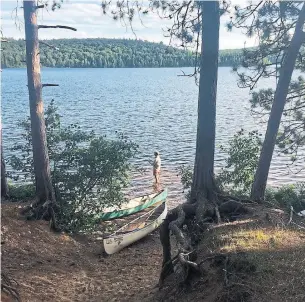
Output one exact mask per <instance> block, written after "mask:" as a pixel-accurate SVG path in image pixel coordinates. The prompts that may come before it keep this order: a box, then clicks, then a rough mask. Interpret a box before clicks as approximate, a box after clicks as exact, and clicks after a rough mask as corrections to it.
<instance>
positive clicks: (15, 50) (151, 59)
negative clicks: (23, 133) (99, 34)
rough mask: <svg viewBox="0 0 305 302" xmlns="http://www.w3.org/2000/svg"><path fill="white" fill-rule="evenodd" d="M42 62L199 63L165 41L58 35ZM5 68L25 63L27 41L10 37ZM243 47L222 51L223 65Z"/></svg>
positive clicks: (76, 64)
mask: <svg viewBox="0 0 305 302" xmlns="http://www.w3.org/2000/svg"><path fill="white" fill-rule="evenodd" d="M42 42H45V43H47V44H50V45H52V46H54V48H50V47H49V46H47V45H45V44H44V43H41V44H40V54H41V64H42V65H43V66H45V67H71V68H73V67H74V68H75V67H79V68H86V67H97V68H113V67H116V68H121V67H188V66H194V65H195V60H196V58H195V55H194V53H192V52H190V51H186V50H181V49H177V48H174V47H169V46H167V45H164V44H163V43H162V42H161V43H152V42H147V41H141V40H127V39H58V40H48V41H42ZM2 48H3V50H2V52H1V65H2V68H12V67H25V66H26V65H25V42H24V41H23V40H13V39H10V40H9V43H5V45H2ZM241 56H242V52H241V50H235V49H233V50H222V51H220V56H219V64H220V66H234V65H237V64H238V63H239V62H240V60H241Z"/></svg>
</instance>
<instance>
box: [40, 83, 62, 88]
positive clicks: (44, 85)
mask: <svg viewBox="0 0 305 302" xmlns="http://www.w3.org/2000/svg"><path fill="white" fill-rule="evenodd" d="M57 86H59V85H58V84H42V88H43V87H57Z"/></svg>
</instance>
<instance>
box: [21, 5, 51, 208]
mask: <svg viewBox="0 0 305 302" xmlns="http://www.w3.org/2000/svg"><path fill="white" fill-rule="evenodd" d="M23 8H24V24H25V38H26V62H27V76H28V90H29V101H30V117H31V131H32V143H33V159H34V173H35V184H36V195H37V198H38V201H39V202H45V201H47V200H49V201H54V191H53V187H52V182H51V173H50V163H49V156H48V149H47V140H46V131H45V120H44V111H43V101H42V84H41V78H40V55H39V42H38V26H37V16H36V9H37V7H36V4H35V1H32V0H31V1H28V0H24V1H23Z"/></svg>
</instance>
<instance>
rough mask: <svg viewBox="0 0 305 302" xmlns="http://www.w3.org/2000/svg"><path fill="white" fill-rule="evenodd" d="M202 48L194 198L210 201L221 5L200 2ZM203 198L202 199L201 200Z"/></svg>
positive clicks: (214, 2)
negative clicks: (201, 11)
mask: <svg viewBox="0 0 305 302" xmlns="http://www.w3.org/2000/svg"><path fill="white" fill-rule="evenodd" d="M200 5H201V7H202V10H203V15H202V45H201V61H200V80H199V99H198V124H197V142H196V156H195V166H194V174H193V183H192V192H191V197H192V199H193V200H197V199H198V197H199V195H200V196H201V197H204V198H207V199H210V198H213V195H214V180H213V177H214V151H215V128H216V93H217V75H218V52H219V20H220V14H219V2H218V1H203V2H201V3H200ZM201 197H200V198H201Z"/></svg>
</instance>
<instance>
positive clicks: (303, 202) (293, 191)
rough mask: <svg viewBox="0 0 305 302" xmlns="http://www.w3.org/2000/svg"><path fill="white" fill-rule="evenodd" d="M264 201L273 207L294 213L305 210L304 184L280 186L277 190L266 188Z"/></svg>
mask: <svg viewBox="0 0 305 302" xmlns="http://www.w3.org/2000/svg"><path fill="white" fill-rule="evenodd" d="M265 200H266V201H268V202H270V203H272V204H274V206H277V207H280V208H283V209H287V210H290V207H291V206H292V207H293V209H294V210H295V211H296V212H299V211H301V210H304V209H305V183H304V182H303V183H297V184H295V185H286V186H282V187H280V188H279V189H273V188H267V190H266V195H265Z"/></svg>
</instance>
